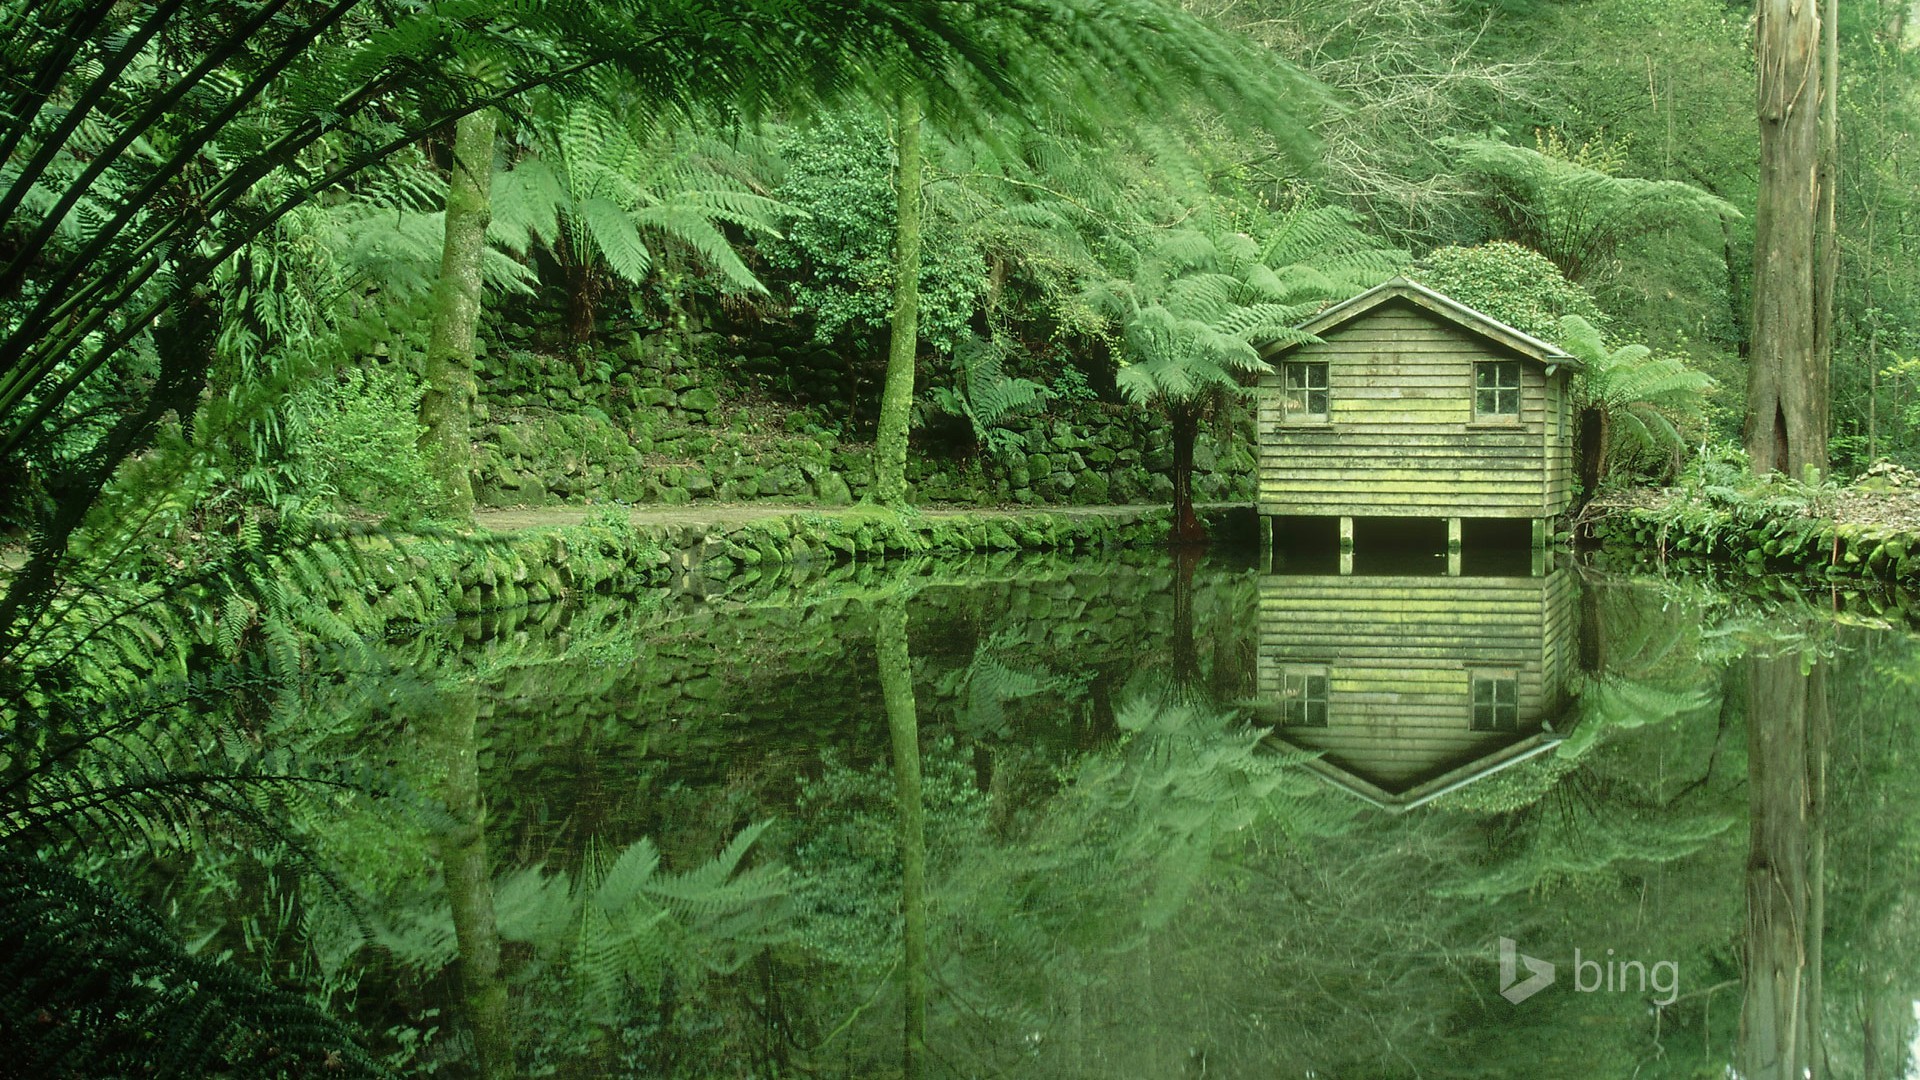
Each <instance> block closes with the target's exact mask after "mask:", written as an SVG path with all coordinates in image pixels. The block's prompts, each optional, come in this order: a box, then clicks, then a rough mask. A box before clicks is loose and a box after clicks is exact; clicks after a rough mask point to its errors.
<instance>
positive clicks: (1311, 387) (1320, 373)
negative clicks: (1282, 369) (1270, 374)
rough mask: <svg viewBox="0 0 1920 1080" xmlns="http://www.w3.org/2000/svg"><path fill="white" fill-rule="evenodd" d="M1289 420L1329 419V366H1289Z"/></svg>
mask: <svg viewBox="0 0 1920 1080" xmlns="http://www.w3.org/2000/svg"><path fill="white" fill-rule="evenodd" d="M1286 378H1287V419H1288V420H1289V421H1292V422H1298V421H1302V420H1325V419H1326V418H1327V365H1325V364H1288V365H1287V376H1286Z"/></svg>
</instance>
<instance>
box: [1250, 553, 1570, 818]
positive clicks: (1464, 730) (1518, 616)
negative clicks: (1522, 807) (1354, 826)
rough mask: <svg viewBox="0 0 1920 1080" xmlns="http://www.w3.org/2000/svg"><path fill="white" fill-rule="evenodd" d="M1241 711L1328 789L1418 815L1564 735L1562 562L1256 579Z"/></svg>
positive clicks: (1566, 629)
mask: <svg viewBox="0 0 1920 1080" xmlns="http://www.w3.org/2000/svg"><path fill="white" fill-rule="evenodd" d="M1259 587H1260V666H1259V686H1258V694H1257V697H1256V698H1255V700H1254V703H1253V713H1254V715H1255V716H1257V717H1258V718H1259V720H1260V722H1261V723H1263V724H1266V725H1268V726H1271V727H1273V728H1274V729H1275V737H1276V739H1278V740H1280V741H1281V742H1283V743H1285V744H1287V745H1290V746H1294V747H1298V748H1300V749H1302V750H1308V751H1313V752H1315V753H1316V755H1317V756H1316V757H1315V758H1314V759H1313V760H1312V767H1313V768H1314V769H1315V770H1316V771H1318V772H1320V773H1321V774H1322V775H1323V776H1325V777H1326V778H1327V779H1328V780H1329V781H1330V782H1332V783H1334V784H1335V785H1337V786H1339V787H1341V788H1344V789H1346V790H1348V791H1351V792H1353V793H1354V794H1356V795H1358V796H1360V797H1361V798H1363V799H1365V800H1367V801H1368V802H1371V803H1373V804H1374V805H1376V806H1382V807H1386V808H1389V809H1394V810H1406V809H1409V808H1412V807H1415V806H1420V805H1422V804H1424V803H1427V802H1430V801H1432V800H1433V799H1436V798H1439V797H1440V796H1442V795H1444V794H1447V793H1448V792H1451V791H1454V790H1456V789H1457V788H1460V787H1462V786H1463V785H1466V784H1469V783H1472V782H1474V781H1475V780H1478V779H1480V778H1483V777H1486V776H1489V775H1492V774H1493V773H1496V772H1498V771H1500V770H1501V769H1504V768H1507V767H1509V766H1511V765H1513V764H1515V763H1517V762H1521V761H1525V760H1526V759H1528V758H1530V757H1533V756H1534V755H1537V754H1540V753H1542V752H1545V751H1548V750H1550V749H1552V748H1553V747H1554V746H1555V745H1556V744H1558V743H1559V742H1560V740H1561V739H1563V738H1565V737H1566V728H1567V727H1568V726H1569V721H1570V719H1571V716H1570V710H1569V707H1568V705H1569V701H1570V699H1571V697H1572V683H1573V679H1574V675H1575V661H1576V657H1577V654H1578V647H1577V645H1576V644H1575V642H1574V640H1573V634H1574V607H1575V602H1574V597H1575V594H1576V587H1575V583H1574V572H1573V569H1572V567H1571V566H1570V565H1567V564H1565V563H1562V564H1561V565H1559V566H1558V567H1556V568H1555V569H1553V570H1552V572H1550V573H1547V574H1545V575H1542V576H1511V575H1501V576H1492V575H1489V576H1478V577H1451V576H1432V575H1428V576H1410V575H1407V574H1404V573H1398V574H1395V573H1386V574H1357V573H1356V574H1354V575H1345V574H1313V573H1301V572H1293V573H1278V574H1266V575H1263V576H1262V577H1261V578H1260V583H1259Z"/></svg>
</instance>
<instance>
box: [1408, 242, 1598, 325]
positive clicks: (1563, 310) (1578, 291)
mask: <svg viewBox="0 0 1920 1080" xmlns="http://www.w3.org/2000/svg"><path fill="white" fill-rule="evenodd" d="M1414 273H1415V274H1417V275H1418V276H1419V279H1420V283H1421V284H1423V285H1425V286H1427V287H1428V288H1430V289H1433V290H1434V291H1435V292H1440V293H1444V294H1446V295H1447V296H1450V297H1452V298H1453V299H1455V300H1458V301H1460V302H1461V303H1463V304H1465V305H1467V306H1468V307H1470V308H1473V309H1474V310H1476V311H1480V312H1484V313H1486V314H1488V315H1491V316H1493V317H1494V318H1496V319H1499V320H1500V321H1501V322H1503V323H1506V324H1507V325H1508V326H1511V327H1513V328H1514V329H1516V330H1522V331H1525V332H1526V333H1529V334H1532V335H1533V336H1534V337H1537V338H1543V339H1547V340H1552V338H1553V335H1554V334H1555V333H1556V332H1557V331H1558V330H1559V327H1560V320H1561V319H1562V318H1563V317H1565V316H1568V315H1577V316H1579V317H1580V318H1583V319H1586V320H1587V321H1588V322H1590V323H1593V324H1597V325H1602V326H1604V325H1606V316H1604V315H1602V314H1601V313H1600V309H1599V307H1597V306H1596V305H1595V304H1594V302H1593V297H1592V296H1590V295H1588V294H1587V291H1586V290H1585V289H1582V288H1581V287H1580V286H1578V285H1575V284H1574V283H1573V282H1571V281H1568V280H1567V278H1566V275H1564V274H1562V273H1561V272H1560V268H1559V267H1557V266H1555V265H1554V264H1553V263H1552V261H1551V260H1549V259H1548V258H1547V257H1546V256H1544V255H1541V254H1540V253H1539V252H1537V251H1534V250H1532V249H1530V248H1526V247H1522V246H1521V245H1519V244H1515V243H1513V242H1511V241H1507V240H1495V241H1492V242H1490V243H1486V244H1481V245H1478V246H1476V247H1445V248H1440V249H1438V250H1436V251H1433V252H1431V253H1429V254H1428V255H1427V256H1426V257H1425V258H1423V259H1421V260H1420V263H1419V265H1418V266H1417V267H1416V268H1415V271H1414Z"/></svg>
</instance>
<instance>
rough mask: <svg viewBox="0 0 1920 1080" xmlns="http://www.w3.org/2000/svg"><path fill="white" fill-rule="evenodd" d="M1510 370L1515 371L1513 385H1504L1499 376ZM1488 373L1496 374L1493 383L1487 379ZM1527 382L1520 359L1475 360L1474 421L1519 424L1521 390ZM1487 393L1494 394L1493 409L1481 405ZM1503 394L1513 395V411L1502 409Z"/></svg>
mask: <svg viewBox="0 0 1920 1080" xmlns="http://www.w3.org/2000/svg"><path fill="white" fill-rule="evenodd" d="M1508 371H1511V372H1512V373H1513V385H1511V386H1507V385H1504V384H1502V383H1500V382H1499V381H1498V377H1499V376H1500V375H1502V374H1505V373H1506V372H1508ZM1488 374H1491V375H1493V376H1494V381H1493V382H1492V383H1489V382H1488V381H1487V375H1488ZM1525 384H1526V380H1525V379H1524V378H1523V377H1522V375H1521V371H1520V361H1518V360H1475V361H1474V362H1473V419H1474V421H1475V422H1476V423H1482V424H1489V423H1490V424H1517V423H1519V422H1520V391H1521V390H1522V389H1523V388H1524V386H1525ZM1486 394H1492V395H1493V406H1494V407H1493V409H1492V410H1491V411H1489V410H1486V409H1482V408H1481V407H1480V406H1481V401H1482V396H1483V395H1486ZM1503 394H1507V395H1512V397H1511V400H1512V402H1513V411H1512V412H1504V411H1502V410H1501V409H1500V404H1501V401H1502V397H1501V395H1503Z"/></svg>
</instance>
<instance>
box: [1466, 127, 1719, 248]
mask: <svg viewBox="0 0 1920 1080" xmlns="http://www.w3.org/2000/svg"><path fill="white" fill-rule="evenodd" d="M1440 145H1442V146H1444V147H1446V148H1448V149H1450V150H1452V151H1453V152H1454V154H1455V156H1456V160H1457V162H1458V168H1459V170H1460V171H1461V172H1462V173H1463V174H1465V175H1467V176H1468V177H1471V178H1472V179H1473V180H1475V181H1477V182H1479V183H1480V184H1482V185H1483V190H1485V192H1486V193H1487V198H1488V200H1489V201H1490V203H1491V204H1492V207H1493V209H1494V212H1495V214H1496V216H1497V217H1499V219H1500V220H1501V221H1502V223H1503V225H1504V229H1503V232H1504V234H1505V235H1504V237H1503V239H1510V240H1514V241H1517V242H1519V243H1520V244H1523V245H1525V246H1526V247H1530V248H1532V249H1534V250H1535V251H1538V252H1540V253H1541V254H1543V255H1545V256H1546V257H1547V258H1548V259H1549V260H1550V261H1551V262H1552V263H1553V264H1554V265H1555V266H1557V267H1559V268H1560V271H1561V272H1562V273H1564V274H1565V275H1566V276H1567V278H1568V279H1569V280H1572V281H1576V282H1584V281H1588V280H1591V279H1597V278H1599V277H1601V276H1603V275H1605V274H1607V273H1608V272H1610V271H1612V270H1613V269H1614V263H1613V261H1614V258H1615V254H1616V252H1618V250H1619V249H1620V248H1621V246H1622V245H1624V244H1627V243H1630V242H1632V241H1634V240H1637V239H1639V238H1641V237H1644V236H1649V235H1652V234H1655V233H1662V232H1665V231H1667V230H1696V231H1698V230H1702V229H1703V227H1705V226H1711V225H1715V224H1717V223H1718V222H1719V221H1720V220H1722V219H1726V220H1732V219H1736V218H1738V217H1739V216H1740V212H1739V211H1738V210H1736V209H1734V207H1733V204H1731V203H1729V202H1727V201H1726V200H1725V199H1721V198H1718V197H1717V196H1714V195H1710V194H1708V193H1707V192H1705V191H1702V190H1700V189H1699V188H1697V187H1694V186H1693V185H1691V184H1685V183H1681V182H1680V181H1677V180H1643V179H1640V178H1638V177H1626V176H1615V175H1613V170H1614V169H1615V168H1617V167H1618V166H1619V161H1618V159H1617V158H1616V157H1615V155H1614V152H1613V151H1612V150H1611V148H1609V147H1607V146H1606V145H1605V144H1603V143H1599V142H1589V143H1585V144H1582V145H1580V146H1577V147H1576V146H1569V145H1568V144H1567V143H1566V142H1565V141H1564V140H1563V139H1562V138H1561V137H1560V136H1559V134H1558V133H1557V132H1554V131H1552V130H1548V131H1547V132H1545V133H1543V134H1542V136H1541V137H1540V145H1539V149H1528V148H1526V147H1520V146H1513V145H1510V144H1508V143H1505V142H1502V141H1500V140H1498V139H1489V138H1446V139H1442V140H1440ZM1703 237H1704V234H1703ZM1718 240H1719V237H1718V236H1717V235H1715V236H1713V237H1712V239H1711V240H1707V239H1704V238H1703V239H1702V240H1701V241H1700V242H1701V243H1703V244H1709V245H1711V244H1714V243H1716V242H1717V241H1718Z"/></svg>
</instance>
